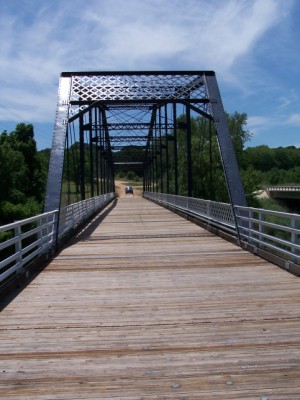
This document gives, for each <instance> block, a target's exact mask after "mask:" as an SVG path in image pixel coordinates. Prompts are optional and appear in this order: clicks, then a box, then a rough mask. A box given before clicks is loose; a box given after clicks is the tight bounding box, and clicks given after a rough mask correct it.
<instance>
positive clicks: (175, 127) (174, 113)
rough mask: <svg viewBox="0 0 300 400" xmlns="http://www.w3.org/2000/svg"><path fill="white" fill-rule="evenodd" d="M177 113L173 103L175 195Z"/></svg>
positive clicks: (175, 183)
mask: <svg viewBox="0 0 300 400" xmlns="http://www.w3.org/2000/svg"><path fill="white" fill-rule="evenodd" d="M176 120H177V112H176V103H175V102H174V103H173V125H174V194H175V195H178V153H177V121H176Z"/></svg>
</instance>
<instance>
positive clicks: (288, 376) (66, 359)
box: [0, 197, 300, 400]
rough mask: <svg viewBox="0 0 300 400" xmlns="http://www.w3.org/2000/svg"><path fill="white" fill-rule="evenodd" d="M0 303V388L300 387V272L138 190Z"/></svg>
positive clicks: (286, 392) (177, 393) (158, 395)
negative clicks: (4, 304)
mask: <svg viewBox="0 0 300 400" xmlns="http://www.w3.org/2000/svg"><path fill="white" fill-rule="evenodd" d="M99 219H100V218H96V219H95V221H94V222H92V223H91V224H90V225H89V227H87V228H86V229H85V230H84V231H82V232H80V233H79V234H78V236H77V237H75V238H73V239H72V242H71V243H70V244H69V245H68V246H67V247H66V248H65V249H63V250H62V251H61V252H60V254H58V255H57V256H56V257H55V258H54V259H53V260H52V262H51V263H50V264H49V265H48V266H47V268H46V269H45V270H44V271H43V272H42V273H41V274H40V275H39V276H38V277H37V278H36V279H35V280H34V281H33V282H31V284H30V285H29V286H28V287H27V288H26V289H25V290H23V291H22V292H21V293H20V295H19V296H18V297H17V298H15V299H14V301H12V302H11V303H10V304H9V305H8V306H7V307H6V308H5V309H4V310H3V311H2V312H1V315H0V343H1V347H0V349H1V351H0V398H1V399H126V400H129V399H130V400H136V399H205V400H206V399H212V400H214V399H222V400H224V399H239V400H243V399H267V398H268V399H269V400H279V399H282V400H286V399H299V393H300V335H299V334H300V317H299V300H300V287H299V279H298V278H296V277H295V276H293V275H290V274H288V273H287V272H285V271H283V270H281V269H279V268H278V267H276V266H274V265H271V264H269V263H267V262H266V261H264V260H262V259H260V258H258V257H256V256H254V255H252V254H250V253H247V252H245V251H243V250H241V249H240V248H239V247H236V246H235V245H233V244H231V243H229V242H226V241H224V240H223V239H220V238H218V237H215V236H213V235H212V234H211V233H208V232H207V231H205V230H203V229H202V228H200V227H199V226H196V225H194V224H192V223H190V222H188V221H186V220H184V219H182V218H181V217H179V216H178V215H176V214H173V213H171V212H170V211H167V210H165V209H163V208H161V207H159V206H157V205H155V204H153V203H151V202H148V201H146V200H144V199H142V198H139V197H131V198H122V199H120V200H119V201H118V203H117V206H116V207H115V208H114V209H113V210H112V211H111V212H110V214H109V215H108V216H107V217H106V218H105V219H104V220H103V221H102V223H101V224H100V225H99V223H98V222H99Z"/></svg>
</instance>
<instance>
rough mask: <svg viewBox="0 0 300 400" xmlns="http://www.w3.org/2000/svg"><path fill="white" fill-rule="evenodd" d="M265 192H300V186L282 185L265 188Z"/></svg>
mask: <svg viewBox="0 0 300 400" xmlns="http://www.w3.org/2000/svg"><path fill="white" fill-rule="evenodd" d="M264 190H265V191H267V192H272V191H276V192H300V186H297V185H287V186H284V185H280V186H265V187H264Z"/></svg>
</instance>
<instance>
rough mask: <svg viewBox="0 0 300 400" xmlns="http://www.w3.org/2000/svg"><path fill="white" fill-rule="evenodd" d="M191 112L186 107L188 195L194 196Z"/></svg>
mask: <svg viewBox="0 0 300 400" xmlns="http://www.w3.org/2000/svg"><path fill="white" fill-rule="evenodd" d="M191 135H192V132H191V110H190V107H189V106H188V105H187V106H186V158H187V195H188V197H191V196H192V182H193V181H192V139H191Z"/></svg>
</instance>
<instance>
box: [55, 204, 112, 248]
mask: <svg viewBox="0 0 300 400" xmlns="http://www.w3.org/2000/svg"><path fill="white" fill-rule="evenodd" d="M117 201H118V200H117V199H114V200H113V201H112V202H111V203H110V204H109V205H108V206H107V207H106V208H104V209H103V210H101V211H100V212H98V213H97V216H96V217H95V214H94V215H93V216H91V217H90V218H88V219H87V220H85V221H84V222H83V223H82V224H80V225H78V227H77V228H76V229H74V230H73V231H71V233H69V234H68V235H66V237H64V238H63V240H62V241H61V243H59V250H60V251H61V250H62V249H63V248H66V247H69V246H71V245H73V244H75V243H78V242H80V241H82V240H86V239H88V238H89V237H90V236H91V235H92V234H93V232H94V231H95V230H96V229H97V228H98V226H99V224H100V223H101V222H102V221H103V220H104V219H105V218H106V217H107V216H108V214H109V213H110V212H111V211H112V210H113V209H114V208H115V206H116V204H117Z"/></svg>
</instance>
